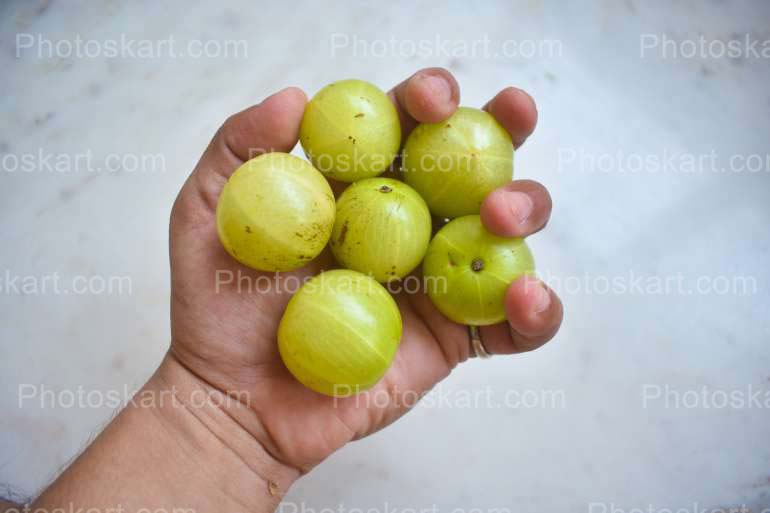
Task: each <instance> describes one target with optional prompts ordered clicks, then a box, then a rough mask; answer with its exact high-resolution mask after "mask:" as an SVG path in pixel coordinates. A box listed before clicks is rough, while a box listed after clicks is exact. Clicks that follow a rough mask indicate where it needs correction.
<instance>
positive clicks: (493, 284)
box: [422, 215, 535, 326]
mask: <svg viewBox="0 0 770 513" xmlns="http://www.w3.org/2000/svg"><path fill="white" fill-rule="evenodd" d="M422 269H423V275H424V278H423V279H424V280H425V284H426V289H427V292H428V296H429V297H430V299H431V301H432V302H433V304H434V305H435V306H436V308H438V309H439V311H440V312H441V313H443V314H444V315H445V316H446V317H448V318H449V319H451V320H453V321H455V322H457V323H460V324H468V325H471V326H485V325H489V324H496V323H498V322H501V321H503V320H505V306H504V298H505V291H506V290H507V289H508V286H509V285H510V284H511V282H512V281H514V280H515V279H516V278H518V277H519V276H522V275H524V274H532V273H534V270H535V262H534V260H533V258H532V253H531V252H530V251H529V248H528V247H527V245H526V243H525V242H524V239H521V238H503V237H498V236H496V235H492V234H491V233H489V232H487V231H486V230H485V229H484V227H483V226H482V224H481V218H480V217H479V216H477V215H470V216H464V217H458V218H457V219H454V220H452V221H450V222H449V223H447V224H446V225H445V226H444V227H443V228H441V229H440V230H439V231H438V233H436V235H435V237H433V240H432V241H431V243H430V246H429V247H428V252H427V254H426V255H425V260H424V261H423V264H422Z"/></svg>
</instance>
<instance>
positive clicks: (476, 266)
mask: <svg viewBox="0 0 770 513" xmlns="http://www.w3.org/2000/svg"><path fill="white" fill-rule="evenodd" d="M471 269H472V270H473V271H474V272H479V271H481V270H483V269H484V261H483V260H482V259H480V258H474V259H473V261H472V262H471Z"/></svg>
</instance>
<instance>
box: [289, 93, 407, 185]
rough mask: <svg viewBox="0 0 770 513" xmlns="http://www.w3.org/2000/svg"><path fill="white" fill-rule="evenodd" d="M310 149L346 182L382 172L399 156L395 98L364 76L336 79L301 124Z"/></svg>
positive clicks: (310, 153)
mask: <svg viewBox="0 0 770 513" xmlns="http://www.w3.org/2000/svg"><path fill="white" fill-rule="evenodd" d="M299 141H300V143H301V144H302V148H303V149H304V150H305V155H307V157H308V159H310V161H311V162H312V163H313V165H314V166H315V167H316V168H317V169H318V170H319V171H321V172H322V173H323V174H325V175H326V176H328V177H330V178H334V179H335V180H340V181H342V182H354V181H356V180H361V179H364V178H371V177H373V176H377V175H379V174H380V173H382V172H383V171H385V169H387V167H388V166H389V165H390V164H391V162H393V159H394V158H395V157H396V155H397V153H398V150H399V146H400V144H401V124H400V122H399V119H398V112H396V108H395V107H394V106H393V103H392V102H391V101H390V98H388V96H387V95H386V94H385V93H384V92H382V91H381V90H380V89H378V88H377V86H375V85H372V84H370V83H368V82H364V81H363V80H341V81H339V82H333V83H331V84H329V85H327V86H326V87H324V88H323V89H321V90H320V91H318V93H317V94H316V95H315V96H313V98H312V99H311V100H310V101H309V102H308V104H307V107H305V114H304V115H303V116H302V124H301V125H300V129H299Z"/></svg>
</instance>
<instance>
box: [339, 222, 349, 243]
mask: <svg viewBox="0 0 770 513" xmlns="http://www.w3.org/2000/svg"><path fill="white" fill-rule="evenodd" d="M347 234H348V222H347V221H345V223H344V224H343V225H342V229H341V230H340V236H339V237H337V244H343V243H344V242H345V236H346V235H347Z"/></svg>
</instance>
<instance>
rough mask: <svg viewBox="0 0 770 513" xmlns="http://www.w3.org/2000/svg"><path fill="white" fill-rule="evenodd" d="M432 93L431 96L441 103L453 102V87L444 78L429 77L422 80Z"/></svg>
mask: <svg viewBox="0 0 770 513" xmlns="http://www.w3.org/2000/svg"><path fill="white" fill-rule="evenodd" d="M421 81H422V82H423V83H424V84H425V85H426V86H427V87H428V90H429V91H430V95H431V96H432V97H433V98H435V99H436V101H437V102H440V103H449V102H450V101H451V100H452V87H451V86H450V85H449V82H447V81H446V80H444V78H443V77H440V76H436V75H428V76H426V77H423V78H422V80H421Z"/></svg>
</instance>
